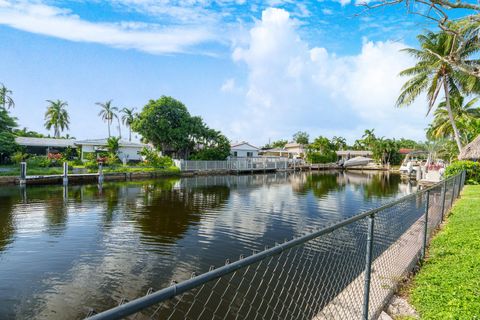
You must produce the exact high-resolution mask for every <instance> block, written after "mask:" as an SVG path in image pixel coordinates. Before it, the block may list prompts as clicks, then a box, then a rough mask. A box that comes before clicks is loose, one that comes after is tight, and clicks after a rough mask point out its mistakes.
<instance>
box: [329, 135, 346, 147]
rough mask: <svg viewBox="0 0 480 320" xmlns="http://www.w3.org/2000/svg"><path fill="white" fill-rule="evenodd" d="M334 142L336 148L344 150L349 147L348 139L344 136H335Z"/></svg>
mask: <svg viewBox="0 0 480 320" xmlns="http://www.w3.org/2000/svg"><path fill="white" fill-rule="evenodd" d="M332 143H333V144H334V145H335V149H336V150H344V149H346V148H347V140H346V139H345V138H343V137H337V136H334V137H333V138H332Z"/></svg>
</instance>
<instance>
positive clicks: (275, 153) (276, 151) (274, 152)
mask: <svg viewBox="0 0 480 320" xmlns="http://www.w3.org/2000/svg"><path fill="white" fill-rule="evenodd" d="M258 154H259V155H260V156H262V157H282V158H291V153H290V152H289V151H287V150H285V149H280V148H273V149H262V150H260V151H259V152H258Z"/></svg>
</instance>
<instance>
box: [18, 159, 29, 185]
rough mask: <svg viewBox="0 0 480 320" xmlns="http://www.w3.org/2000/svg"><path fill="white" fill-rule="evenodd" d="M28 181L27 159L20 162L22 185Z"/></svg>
mask: <svg viewBox="0 0 480 320" xmlns="http://www.w3.org/2000/svg"><path fill="white" fill-rule="evenodd" d="M26 183H27V163H26V162H25V161H23V162H20V185H21V186H23V185H25V184H26Z"/></svg>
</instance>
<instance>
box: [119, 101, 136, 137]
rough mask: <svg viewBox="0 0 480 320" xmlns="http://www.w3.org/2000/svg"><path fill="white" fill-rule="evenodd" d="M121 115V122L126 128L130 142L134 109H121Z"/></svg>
mask: <svg viewBox="0 0 480 320" xmlns="http://www.w3.org/2000/svg"><path fill="white" fill-rule="evenodd" d="M121 112H122V113H123V115H122V122H123V124H124V125H126V126H127V127H128V130H129V131H128V141H132V123H133V120H134V119H135V108H131V109H128V108H123V109H122V110H121Z"/></svg>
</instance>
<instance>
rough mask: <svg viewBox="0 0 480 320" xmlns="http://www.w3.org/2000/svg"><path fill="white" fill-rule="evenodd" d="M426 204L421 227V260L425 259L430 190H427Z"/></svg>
mask: <svg viewBox="0 0 480 320" xmlns="http://www.w3.org/2000/svg"><path fill="white" fill-rule="evenodd" d="M426 193H427V203H426V205H425V225H424V226H423V244H422V260H423V259H425V252H426V250H427V238H428V210H429V204H430V190H427V192H426Z"/></svg>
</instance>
